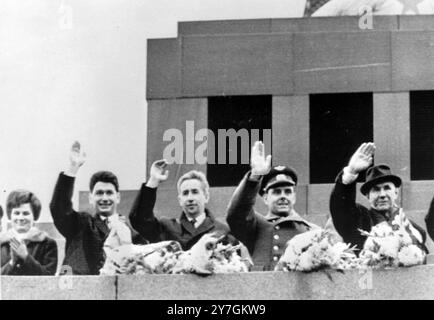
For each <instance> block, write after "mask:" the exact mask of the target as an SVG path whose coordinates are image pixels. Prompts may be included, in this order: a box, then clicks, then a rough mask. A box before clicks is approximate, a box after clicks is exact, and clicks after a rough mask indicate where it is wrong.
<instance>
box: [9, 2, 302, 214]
mask: <svg viewBox="0 0 434 320" xmlns="http://www.w3.org/2000/svg"><path fill="white" fill-rule="evenodd" d="M304 4H305V0H238V1H235V0H218V1H216V0H183V1H177V0H170V1H169V0H158V1H144V0H124V1H121V0H63V1H62V0H18V1H17V0H1V2H0V189H1V190H0V191H1V192H0V204H1V205H2V206H3V207H4V203H5V198H6V196H7V194H8V193H9V192H10V191H11V190H13V189H15V188H27V189H30V190H32V191H33V192H35V193H36V194H37V195H38V196H39V198H40V199H41V200H42V203H43V211H42V215H41V220H42V221H47V220H50V214H49V212H48V203H49V201H50V198H51V194H52V190H53V187H54V183H55V180H56V178H57V174H58V172H59V171H61V170H63V169H64V168H65V167H66V165H67V163H68V154H69V147H70V145H71V143H72V141H74V140H75V139H78V140H80V141H81V142H82V144H83V146H84V148H85V149H86V151H87V153H88V155H89V157H88V161H87V163H86V164H85V166H84V167H83V169H82V170H81V172H80V175H79V177H78V178H77V182H76V190H77V189H78V190H87V184H88V180H89V177H90V175H91V174H92V173H93V172H95V171H97V170H101V169H108V170H112V171H114V172H115V173H116V174H117V175H118V176H119V179H120V184H121V188H122V189H137V188H138V187H139V184H140V183H141V182H142V181H143V179H144V177H145V175H146V168H145V162H146V97H145V92H146V90H145V89H146V39H148V38H167V37H176V36H177V23H178V21H197V20H223V19H253V18H288V17H292V16H301V15H302V12H303V9H304Z"/></svg>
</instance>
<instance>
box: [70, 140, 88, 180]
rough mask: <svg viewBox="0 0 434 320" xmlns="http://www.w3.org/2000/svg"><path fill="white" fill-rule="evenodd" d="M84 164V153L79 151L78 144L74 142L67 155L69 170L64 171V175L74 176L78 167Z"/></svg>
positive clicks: (79, 146)
mask: <svg viewBox="0 0 434 320" xmlns="http://www.w3.org/2000/svg"><path fill="white" fill-rule="evenodd" d="M85 162H86V153H85V152H84V151H83V150H82V149H81V145H80V142H78V141H75V142H74V143H73V144H72V147H71V153H70V154H69V168H68V170H66V171H65V174H66V175H69V176H75V175H76V174H77V172H78V170H79V169H80V167H81V166H82V165H83V164H84V163H85Z"/></svg>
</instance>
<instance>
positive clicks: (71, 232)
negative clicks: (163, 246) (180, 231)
mask: <svg viewBox="0 0 434 320" xmlns="http://www.w3.org/2000/svg"><path fill="white" fill-rule="evenodd" d="M74 181H75V179H74V178H73V177H69V176H66V175H64V174H63V173H61V174H60V175H59V178H58V180H57V183H56V186H55V188H54V193H53V198H52V200H51V203H50V210H51V215H52V217H53V221H54V225H55V226H56V228H57V230H59V232H60V233H61V234H62V235H63V236H64V237H65V239H66V246H65V249H66V252H65V259H64V261H63V265H65V266H69V267H71V268H72V272H73V274H80V275H98V274H99V270H100V269H101V268H102V267H103V265H104V262H105V256H104V250H103V246H104V242H105V240H106V238H107V236H108V234H109V229H108V227H107V225H106V224H105V223H104V221H103V220H102V219H101V217H100V216H98V215H91V214H90V213H88V212H77V211H75V210H74V209H73V208H72V202H71V198H72V193H73V188H74ZM133 231H134V230H132V233H133ZM133 243H143V242H142V241H141V239H140V238H138V237H133Z"/></svg>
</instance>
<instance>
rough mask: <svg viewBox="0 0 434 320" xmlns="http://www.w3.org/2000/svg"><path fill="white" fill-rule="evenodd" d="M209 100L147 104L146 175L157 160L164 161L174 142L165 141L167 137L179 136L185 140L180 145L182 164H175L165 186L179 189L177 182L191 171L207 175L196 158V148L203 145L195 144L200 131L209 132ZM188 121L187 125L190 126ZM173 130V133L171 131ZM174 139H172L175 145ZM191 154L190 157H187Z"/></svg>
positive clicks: (170, 100)
mask: <svg viewBox="0 0 434 320" xmlns="http://www.w3.org/2000/svg"><path fill="white" fill-rule="evenodd" d="M207 106H208V102H207V99H169V100H150V101H148V139H147V145H148V150H147V171H149V168H150V166H151V164H152V162H154V161H155V160H158V159H161V158H162V157H163V152H164V150H165V148H167V147H168V146H169V145H170V144H171V143H172V142H171V141H164V140H163V137H164V134H165V133H166V134H167V136H171V134H169V133H170V132H172V133H174V132H177V133H178V134H179V137H180V138H182V140H181V141H178V142H180V147H181V149H179V150H180V152H182V160H181V161H180V162H182V163H176V164H172V165H171V166H170V168H169V170H170V176H169V179H168V181H166V182H165V183H164V184H165V185H166V186H171V187H174V188H175V187H176V181H177V180H178V178H179V177H180V176H181V175H182V174H184V173H185V172H187V171H189V170H193V169H194V170H200V171H203V172H206V164H197V163H196V161H195V158H194V152H195V150H196V147H197V146H199V145H200V144H201V142H195V134H196V132H197V131H198V130H200V129H203V128H207V125H208V118H207V117H208V116H207V113H208V111H207ZM187 121H188V123H187ZM169 130H170V131H169ZM174 139H175V138H172V141H174ZM187 153H188V154H187Z"/></svg>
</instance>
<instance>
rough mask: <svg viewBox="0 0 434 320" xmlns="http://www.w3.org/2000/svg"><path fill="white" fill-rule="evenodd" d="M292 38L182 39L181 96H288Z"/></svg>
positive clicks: (257, 36) (243, 36)
mask: <svg viewBox="0 0 434 320" xmlns="http://www.w3.org/2000/svg"><path fill="white" fill-rule="evenodd" d="M291 42H292V35H290V34H288V35H237V36H235V35H234V36H206V37H196V36H195V37H184V38H183V63H182V92H183V95H185V96H213V95H251V94H255V95H257V94H269V93H276V92H280V93H290V92H292V81H291V79H292V77H291V69H292V50H291Z"/></svg>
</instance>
